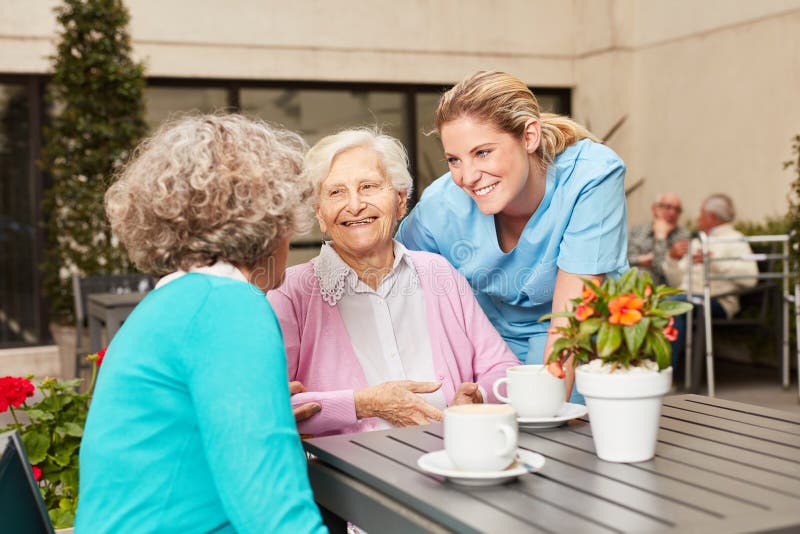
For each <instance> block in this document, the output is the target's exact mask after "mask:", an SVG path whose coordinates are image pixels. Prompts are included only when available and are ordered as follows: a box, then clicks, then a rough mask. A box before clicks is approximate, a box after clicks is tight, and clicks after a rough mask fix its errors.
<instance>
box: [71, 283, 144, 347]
mask: <svg viewBox="0 0 800 534" xmlns="http://www.w3.org/2000/svg"><path fill="white" fill-rule="evenodd" d="M145 295H147V293H146V292H144V293H92V294H90V295H89V296H88V297H87V306H86V308H87V310H86V312H87V317H88V319H89V351H90V353H94V352H97V351H99V350H100V349H102V348H103V346H104V343H103V336H102V331H103V326H104V325H105V328H106V336H107V337H106V344H107V343H108V342H110V341H111V338H113V337H114V334H116V333H117V330H119V327H120V326H121V325H122V323H123V321H125V319H126V318H127V317H128V315H130V313H131V312H132V311H133V309H134V308H135V307H136V305H137V304H139V302H140V301H141V300H142V299H143V298H144V296H145Z"/></svg>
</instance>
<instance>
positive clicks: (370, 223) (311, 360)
mask: <svg viewBox="0 0 800 534" xmlns="http://www.w3.org/2000/svg"><path fill="white" fill-rule="evenodd" d="M407 167H408V159H407V156H406V153H405V150H404V149H403V146H402V145H401V144H400V142H399V141H397V140H396V139H394V138H391V137H389V136H386V135H381V134H378V133H376V132H373V131H371V130H366V129H356V130H346V131H343V132H341V133H338V134H336V135H332V136H328V137H326V138H324V139H322V140H321V141H320V142H319V143H317V144H316V145H315V146H314V147H313V148H312V149H311V150H310V151H309V152H308V154H307V155H306V159H305V174H306V175H307V176H308V177H309V179H310V180H311V181H312V183H313V184H314V196H313V205H314V208H315V211H316V214H317V219H318V220H319V224H320V228H321V229H322V231H323V232H325V233H327V234H328V235H329V236H330V238H331V240H330V241H329V242H327V243H325V244H324V245H323V246H322V249H321V251H320V254H319V256H317V257H316V258H314V259H313V260H311V261H310V262H308V263H306V264H304V265H300V266H296V267H293V268H290V269H289V270H288V271H287V274H286V280H285V281H284V283H283V285H282V286H281V287H280V288H278V289H277V290H275V291H271V292H270V293H269V299H270V302H271V303H272V305H273V307H274V309H275V313H276V314H277V315H278V319H279V321H280V323H281V328H282V330H283V335H284V341H285V343H286V354H287V360H288V364H289V377H290V379H292V380H300V381H302V382H303V383H304V384H305V385H306V387H307V388H308V390H309V392H307V393H301V394H298V395H296V396H295V397H293V402H296V403H300V402H308V401H316V402H319V403H320V404H321V405H322V411H321V412H320V413H319V414H317V415H315V416H313V417H311V418H310V419H308V420H307V421H304V422H301V423H299V424H298V428H299V429H300V431H301V432H302V433H304V434H306V433H307V434H314V435H320V434H331V433H346V432H356V431H363V430H373V429H377V428H385V427H388V426H389V425H396V426H407V425H415V424H423V423H427V422H429V420H432V419H433V420H439V419H441V417H442V415H441V409H442V408H444V407H445V406H446V405H450V404H460V403H473V402H483V401H487V400H488V401H491V400H494V399H493V397H491V396H490V395H491V393H490V392H491V389H492V388H491V385H492V384H493V383H494V381H495V380H496V379H497V378H500V377H502V376H505V370H506V368H508V367H510V366H512V365H517V364H519V362H518V360H517V359H516V358H515V357H514V355H513V354H512V353H511V352H510V351H509V350H508V347H507V346H506V344H505V343H504V342H503V340H502V339H501V338H500V336H499V335H498V334H497V332H496V331H495V330H494V328H493V327H492V325H491V324H490V323H489V321H488V320H487V318H486V316H485V315H484V314H483V312H482V311H481V309H480V307H479V306H478V304H477V302H476V301H475V298H474V296H473V294H472V291H471V289H470V287H469V285H468V284H467V282H466V280H465V279H464V278H463V277H462V276H461V275H460V274H459V273H458V271H456V270H455V269H454V268H453V267H452V266H451V265H450V264H449V263H448V262H447V261H446V260H445V259H444V258H442V257H441V256H438V255H435V254H430V253H426V252H410V251H408V250H406V248H405V247H404V246H403V245H401V244H400V243H397V242H395V241H393V239H392V233H393V231H394V229H395V227H396V225H397V220H398V218H400V217H401V216H402V215H403V214H404V213H405V210H406V202H407V199H408V193H409V191H410V190H411V185H412V181H411V176H410V175H409V173H408V168H407Z"/></svg>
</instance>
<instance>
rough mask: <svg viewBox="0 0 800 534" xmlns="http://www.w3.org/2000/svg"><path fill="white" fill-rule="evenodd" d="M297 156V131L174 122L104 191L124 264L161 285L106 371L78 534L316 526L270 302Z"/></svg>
mask: <svg viewBox="0 0 800 534" xmlns="http://www.w3.org/2000/svg"><path fill="white" fill-rule="evenodd" d="M303 152H304V144H303V141H302V140H301V139H300V138H299V137H298V136H297V135H296V134H293V133H291V132H288V131H285V130H282V129H278V128H274V127H271V126H268V125H267V124H264V123H261V122H256V121H251V120H248V119H245V118H243V117H241V116H237V115H206V116H193V117H188V118H183V119H179V120H177V121H176V122H172V123H169V124H167V125H165V126H164V127H162V128H161V129H160V130H159V131H158V132H157V133H156V134H155V135H154V136H153V137H152V138H151V139H150V140H148V141H146V142H145V143H143V145H142V146H141V147H140V148H139V149H138V151H137V152H136V154H135V155H134V157H133V159H132V161H131V162H130V163H129V164H128V165H127V166H126V167H125V169H124V170H123V171H122V173H121V176H120V177H119V179H118V180H117V181H116V182H115V183H114V184H113V185H112V186H111V187H110V188H109V190H108V192H107V193H106V199H105V200H106V212H107V214H108V218H109V220H110V222H111V227H112V230H113V232H114V234H115V235H116V236H117V237H118V238H119V239H120V241H121V242H122V243H123V244H124V246H125V247H126V249H127V251H128V254H129V255H130V257H131V259H132V260H133V261H134V262H135V263H136V265H137V266H138V267H139V268H140V269H142V270H143V271H145V272H150V273H154V274H159V275H164V274H166V275H167V276H165V277H164V278H162V279H161V281H160V282H159V284H158V286H157V288H156V289H155V290H154V291H152V292H151V293H150V294H149V295H147V297H146V298H145V299H144V300H143V301H142V302H141V303H140V304H139V306H137V308H136V309H135V310H134V311H133V313H132V314H131V315H130V316H129V318H128V319H127V320H126V321H125V324H124V325H123V326H122V328H121V329H120V330H119V332H118V333H117V335H116V336H115V337H114V339H113V341H112V342H111V345H110V346H109V348H108V351H107V353H106V356H105V359H104V361H103V367H102V369H101V371H100V375H99V379H98V382H97V389H96V391H95V393H94V398H93V399H92V405H91V408H90V410H89V416H88V419H87V422H86V428H85V431H84V435H83V442H82V444H81V452H80V500H79V507H78V514H77V519H76V530H77V531H78V532H80V531H85V532H211V531H214V532H234V531H235V532H318V531H324V527H323V526H322V523H321V519H320V515H319V511H318V510H317V508H316V506H315V504H314V501H313V496H312V493H311V489H310V487H309V483H308V477H307V472H306V463H305V457H304V455H303V451H302V447H301V445H300V438H299V436H298V434H297V429H296V426H295V420H294V418H293V416H292V410H291V408H290V392H289V387H288V386H287V381H286V376H287V369H286V360H285V353H284V347H283V343H282V339H281V332H280V327H279V325H278V321H277V320H276V317H275V314H274V313H273V312H272V310H271V308H270V306H269V304H268V302H267V300H266V299H265V298H264V297H265V292H266V291H267V290H269V289H271V288H273V287H276V286H277V285H278V284H279V283H280V280H281V278H282V276H283V270H284V267H285V263H286V256H287V253H288V246H289V239H290V236H291V235H292V233H293V231H294V230H295V229H297V228H298V226H300V225H302V223H303V204H304V203H305V200H306V197H307V195H308V192H309V185H308V182H307V180H306V179H305V178H303V177H302V176H301V174H300V170H301V163H302V157H303Z"/></svg>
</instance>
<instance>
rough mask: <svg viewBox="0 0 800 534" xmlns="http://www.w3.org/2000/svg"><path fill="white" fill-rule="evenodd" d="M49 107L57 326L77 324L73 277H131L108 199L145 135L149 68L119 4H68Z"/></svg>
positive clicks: (47, 204)
mask: <svg viewBox="0 0 800 534" xmlns="http://www.w3.org/2000/svg"><path fill="white" fill-rule="evenodd" d="M56 13H57V15H58V23H59V25H60V27H61V31H60V34H59V37H60V40H59V43H58V49H57V54H56V56H55V57H53V58H52V59H53V78H52V82H51V83H50V85H49V92H48V95H47V97H48V103H49V105H50V107H51V108H52V109H53V110H55V113H54V116H53V119H52V124H50V125H49V126H48V127H46V128H45V139H46V144H45V147H44V149H43V152H42V160H41V163H42V167H43V168H44V170H45V171H47V173H48V174H49V177H50V179H51V182H52V185H51V186H50V187H49V188H48V189H47V190H46V191H45V194H44V202H43V211H44V213H45V217H46V221H45V227H46V229H47V246H46V250H45V258H44V263H43V266H42V268H43V270H44V287H45V292H46V294H47V297H48V298H49V300H50V304H51V313H52V315H53V318H54V319H56V320H63V321H67V320H71V319H72V302H73V301H72V285H71V276H72V274H75V273H77V274H81V275H89V274H102V273H119V272H126V271H128V270H129V269H130V263H129V260H128V257H127V255H126V254H125V251H124V250H122V249H121V248H120V247H119V246H118V244H117V243H116V242H115V240H114V239H113V238H112V236H111V230H110V228H109V226H108V224H107V222H106V220H105V216H104V211H103V195H104V193H105V191H106V188H107V187H108V185H109V184H110V182H111V180H112V178H113V176H114V173H115V171H116V170H117V169H118V168H119V167H120V166H121V164H122V162H123V160H124V159H125V158H126V157H127V156H128V154H129V152H130V150H131V149H132V148H133V147H134V146H135V145H136V143H137V142H138V141H139V140H140V139H141V138H142V137H143V136H144V134H145V133H146V131H147V126H146V123H145V120H144V96H143V89H144V82H145V80H144V69H143V66H142V65H141V64H139V63H136V62H134V61H133V60H132V59H131V57H130V55H131V44H130V37H129V35H128V32H127V29H126V28H127V24H128V21H129V18H130V17H129V14H128V11H127V9H126V8H125V6H124V5H123V4H122V1H121V0H64V3H63V4H62V5H61V6H59V7H57V8H56Z"/></svg>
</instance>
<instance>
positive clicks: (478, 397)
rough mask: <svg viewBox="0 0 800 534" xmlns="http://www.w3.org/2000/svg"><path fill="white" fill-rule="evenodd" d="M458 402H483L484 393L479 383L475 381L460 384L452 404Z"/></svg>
mask: <svg viewBox="0 0 800 534" xmlns="http://www.w3.org/2000/svg"><path fill="white" fill-rule="evenodd" d="M457 404H483V394H482V393H481V390H480V388H479V387H478V384H476V383H475V382H464V383H463V384H461V385H460V386H458V389H456V394H455V396H454V397H453V403H452V404H451V406H455V405H457Z"/></svg>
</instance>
